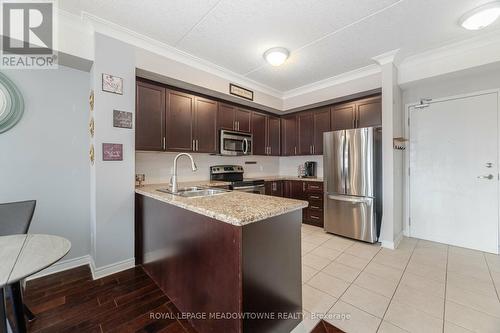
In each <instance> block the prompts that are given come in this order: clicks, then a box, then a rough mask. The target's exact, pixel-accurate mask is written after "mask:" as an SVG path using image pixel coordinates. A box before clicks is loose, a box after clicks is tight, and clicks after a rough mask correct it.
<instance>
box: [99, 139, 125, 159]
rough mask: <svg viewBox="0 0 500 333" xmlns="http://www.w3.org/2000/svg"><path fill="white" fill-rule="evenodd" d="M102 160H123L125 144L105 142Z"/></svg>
mask: <svg viewBox="0 0 500 333" xmlns="http://www.w3.org/2000/svg"><path fill="white" fill-rule="evenodd" d="M102 160H103V161H123V145H122V144H121V143H103V144H102Z"/></svg>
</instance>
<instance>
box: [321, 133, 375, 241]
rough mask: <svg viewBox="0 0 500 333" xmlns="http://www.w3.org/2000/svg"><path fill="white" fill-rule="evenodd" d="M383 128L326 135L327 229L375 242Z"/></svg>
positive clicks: (324, 136) (324, 150) (324, 148)
mask: <svg viewBox="0 0 500 333" xmlns="http://www.w3.org/2000/svg"><path fill="white" fill-rule="evenodd" d="M381 139H382V131H381V128H380V127H368V128H357V129H352V130H341V131H333V132H327V133H324V134H323V159H324V166H323V167H324V178H325V203H324V205H325V208H324V226H325V227H324V228H325V231H327V232H330V233H333V234H337V235H341V236H345V237H350V238H354V239H359V240H362V241H365V242H370V243H374V242H376V241H377V239H378V236H379V233H380V223H381V219H382V154H381V141H382V140H381Z"/></svg>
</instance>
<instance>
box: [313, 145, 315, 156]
mask: <svg viewBox="0 0 500 333" xmlns="http://www.w3.org/2000/svg"><path fill="white" fill-rule="evenodd" d="M314 148H315V147H314V145H313V155H314V150H315V149H314Z"/></svg>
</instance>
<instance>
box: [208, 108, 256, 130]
mask: <svg viewBox="0 0 500 333" xmlns="http://www.w3.org/2000/svg"><path fill="white" fill-rule="evenodd" d="M218 118H219V120H218V125H217V127H218V128H219V129H225V130H231V131H239V132H247V133H250V129H251V128H250V122H251V121H252V119H251V118H252V112H251V111H248V110H245V109H242V108H239V107H236V106H233V105H230V104H224V103H220V104H219V113H218Z"/></svg>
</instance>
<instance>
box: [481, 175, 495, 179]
mask: <svg viewBox="0 0 500 333" xmlns="http://www.w3.org/2000/svg"><path fill="white" fill-rule="evenodd" d="M477 178H478V179H488V180H492V179H493V178H495V176H493V175H487V176H478V177H477Z"/></svg>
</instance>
